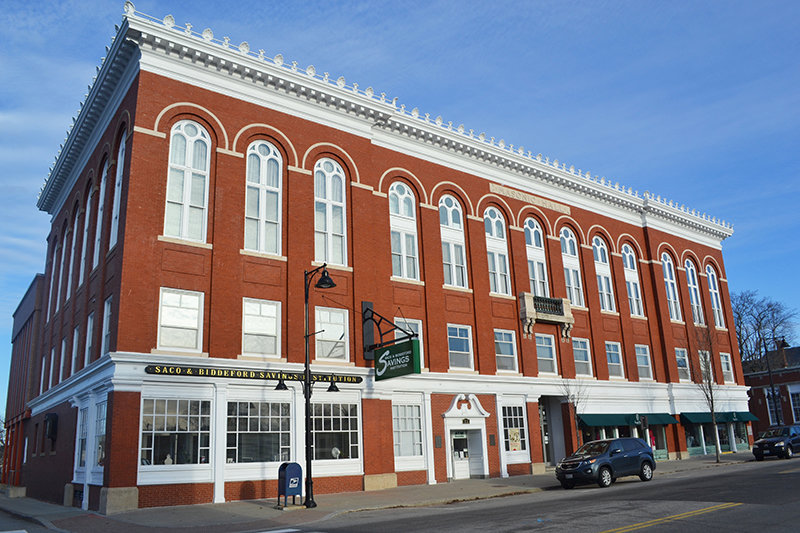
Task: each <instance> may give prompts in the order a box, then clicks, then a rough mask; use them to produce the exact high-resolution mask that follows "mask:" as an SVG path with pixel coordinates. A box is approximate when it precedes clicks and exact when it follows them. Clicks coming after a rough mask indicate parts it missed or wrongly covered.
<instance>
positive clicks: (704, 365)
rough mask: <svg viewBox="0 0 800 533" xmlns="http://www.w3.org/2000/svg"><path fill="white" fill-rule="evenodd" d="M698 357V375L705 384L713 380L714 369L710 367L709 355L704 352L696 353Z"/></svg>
mask: <svg viewBox="0 0 800 533" xmlns="http://www.w3.org/2000/svg"><path fill="white" fill-rule="evenodd" d="M698 356H699V357H700V375H701V376H702V378H703V381H704V382H705V383H708V382H711V381H713V380H714V369H713V368H712V366H711V354H710V353H709V352H707V351H705V350H700V351H699V352H698Z"/></svg>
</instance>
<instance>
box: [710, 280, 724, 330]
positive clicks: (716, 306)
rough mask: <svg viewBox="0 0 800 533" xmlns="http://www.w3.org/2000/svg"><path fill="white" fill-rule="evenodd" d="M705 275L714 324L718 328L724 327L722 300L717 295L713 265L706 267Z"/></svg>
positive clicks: (716, 282) (717, 285) (717, 286)
mask: <svg viewBox="0 0 800 533" xmlns="http://www.w3.org/2000/svg"><path fill="white" fill-rule="evenodd" d="M706 277H707V278H708V293H709V296H711V310H712V311H713V312H714V325H715V326H716V327H718V328H724V327H725V319H724V318H723V315H722V300H721V299H720V296H719V281H718V279H717V272H716V271H715V270H714V267H712V266H711V265H708V266H707V267H706Z"/></svg>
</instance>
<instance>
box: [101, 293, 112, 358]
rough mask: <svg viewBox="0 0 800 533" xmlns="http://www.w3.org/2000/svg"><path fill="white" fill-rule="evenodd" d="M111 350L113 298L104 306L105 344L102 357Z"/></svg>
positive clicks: (108, 299) (109, 298) (107, 300)
mask: <svg viewBox="0 0 800 533" xmlns="http://www.w3.org/2000/svg"><path fill="white" fill-rule="evenodd" d="M110 349H111V296H109V297H108V298H106V301H105V304H104V305H103V344H102V349H101V350H100V355H101V356H102V355H105V354H107V353H108V352H109V350H110Z"/></svg>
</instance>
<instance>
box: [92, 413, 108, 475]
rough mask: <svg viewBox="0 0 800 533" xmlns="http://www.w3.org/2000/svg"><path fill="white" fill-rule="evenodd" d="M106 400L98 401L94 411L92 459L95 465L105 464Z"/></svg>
mask: <svg viewBox="0 0 800 533" xmlns="http://www.w3.org/2000/svg"><path fill="white" fill-rule="evenodd" d="M107 405H108V404H107V403H106V402H104V401H103V402H98V404H97V406H96V409H95V413H96V418H95V429H94V460H95V465H96V466H99V467H101V468H102V467H103V465H105V464H106V408H107Z"/></svg>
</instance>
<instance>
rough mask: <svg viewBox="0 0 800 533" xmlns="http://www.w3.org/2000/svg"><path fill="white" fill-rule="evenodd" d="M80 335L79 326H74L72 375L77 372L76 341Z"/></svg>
mask: <svg viewBox="0 0 800 533" xmlns="http://www.w3.org/2000/svg"><path fill="white" fill-rule="evenodd" d="M79 335H80V326H75V329H73V330H72V373H73V374H74V373H75V372H77V371H78V361H79V359H80V358H79V357H78V339H79Z"/></svg>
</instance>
